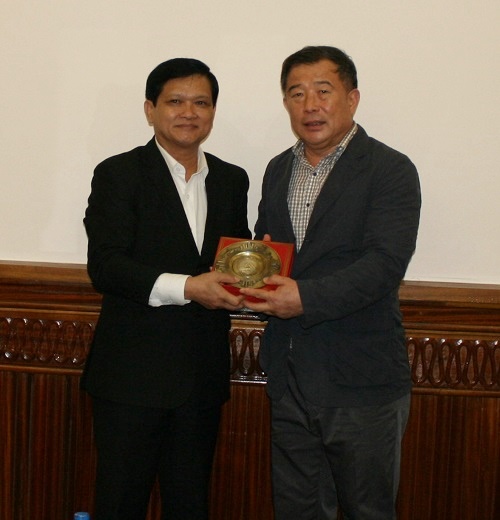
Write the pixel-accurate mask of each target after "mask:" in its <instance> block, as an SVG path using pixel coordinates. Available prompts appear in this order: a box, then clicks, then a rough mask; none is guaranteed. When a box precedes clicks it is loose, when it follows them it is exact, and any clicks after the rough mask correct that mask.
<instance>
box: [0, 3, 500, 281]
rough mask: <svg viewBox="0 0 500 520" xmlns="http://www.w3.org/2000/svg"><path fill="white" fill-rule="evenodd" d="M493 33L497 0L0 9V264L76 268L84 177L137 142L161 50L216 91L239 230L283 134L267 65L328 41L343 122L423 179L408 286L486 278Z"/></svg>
mask: <svg viewBox="0 0 500 520" xmlns="http://www.w3.org/2000/svg"><path fill="white" fill-rule="evenodd" d="M499 26H500V2H498V0H489V1H483V0H419V1H416V2H410V1H404V0H399V1H396V0H372V1H368V0H365V1H364V0H352V1H343V2H340V1H335V0H329V1H324V0H323V1H317V0H308V1H307V2H304V1H303V0H301V1H298V0H275V1H273V0H252V1H249V2H239V1H238V0H213V1H208V0H205V1H202V0H198V1H196V0H183V1H178V0H175V1H173V0H141V1H139V0H128V1H123V0H86V1H85V2H82V1H73V0H52V1H49V0H40V1H35V0H31V1H27V0H16V1H14V0H2V1H1V3H0V65H1V76H0V77H1V80H0V97H1V100H2V102H1V104H0V143H1V145H0V259H2V260H33V261H50V262H77V263H83V262H85V249H86V237H85V232H84V229H83V226H82V223H81V220H82V215H83V212H84V210H85V206H86V198H87V195H88V192H89V187H90V180H91V176H92V170H93V168H94V166H95V165H96V164H97V163H98V162H99V161H101V160H102V159H104V158H106V157H107V156H109V155H113V154H115V153H119V152H122V151H125V150H127V149H130V148H132V147H134V146H137V145H139V144H142V143H144V142H146V140H148V139H149V137H150V131H151V130H150V128H149V127H148V126H147V125H146V123H145V120H144V116H143V113H142V103H143V96H144V94H143V91H144V82H145V78H146V76H147V74H148V73H149V71H150V70H151V69H152V68H153V67H154V66H156V65H157V64H158V63H159V62H161V61H163V60H165V59H168V58H170V57H175V56H190V57H197V58H199V59H202V60H204V61H206V62H207V63H208V64H209V65H210V66H211V68H212V69H213V71H214V72H215V74H216V75H217V77H218V79H219V81H220V83H221V97H220V101H219V106H218V111H217V112H218V113H217V117H216V122H215V128H214V131H213V133H212V135H211V137H210V138H209V140H208V141H207V143H206V144H205V148H206V149H207V150H209V151H211V152H213V153H216V154H218V155H220V156H221V157H223V158H225V159H226V160H229V161H232V162H236V163H238V164H240V165H242V166H244V167H245V168H246V169H247V171H248V173H249V175H250V179H251V191H250V204H249V209H250V213H249V215H250V221H251V223H252V225H253V223H254V221H255V218H256V207H257V204H258V200H259V190H260V182H261V179H262V174H263V171H264V168H265V165H266V164H267V162H268V160H269V159H270V158H271V157H273V156H274V155H275V154H277V153H279V152H280V151H281V150H283V149H284V148H285V147H288V146H290V145H291V144H292V143H293V142H294V138H293V136H292V133H291V131H290V129H289V125H288V120H287V116H286V113H285V112H284V110H283V108H282V105H281V98H280V91H279V81H278V77H279V69H280V66H281V62H282V61H283V59H284V58H285V57H286V56H287V55H289V54H290V53H292V52H294V51H295V50H298V49H299V48H301V47H302V46H304V45H308V44H332V45H336V46H338V47H341V48H343V49H345V50H346V51H347V52H348V53H349V54H350V55H351V56H352V57H353V59H354V61H355V63H356V64H357V66H358V72H359V81H360V90H361V105H360V108H359V110H358V114H357V121H358V122H359V123H360V124H362V125H363V126H364V127H365V129H366V130H367V131H368V133H369V134H371V135H372V136H374V137H376V138H378V139H380V140H382V141H384V142H386V143H387V144H389V145H390V146H393V147H394V148H397V149H399V150H401V151H402V152H404V153H406V154H408V155H409V156H410V157H411V158H412V160H413V161H414V162H415V164H416V165H417V167H418V169H419V172H420V176H421V183H422V189H423V196H424V204H423V214H422V224H421V231H420V235H419V242H418V248H417V253H416V254H415V257H414V259H413V261H412V263H411V265H410V268H409V270H408V273H407V279H410V280H438V281H461V282H462V281H463V282H477V283H500V267H499V258H500V241H499V235H500V233H499V231H500V204H498V201H499V198H500V197H499V194H500V178H499V177H500V175H499V157H498V156H499V151H500V102H499V92H500V67H499V65H500V36H499V35H500V33H499V31H498V27H499Z"/></svg>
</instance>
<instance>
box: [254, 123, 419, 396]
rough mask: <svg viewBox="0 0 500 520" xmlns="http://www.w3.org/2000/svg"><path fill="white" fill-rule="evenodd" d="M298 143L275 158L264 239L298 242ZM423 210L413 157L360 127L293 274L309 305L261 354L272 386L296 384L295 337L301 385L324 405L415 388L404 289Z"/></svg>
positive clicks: (280, 326)
mask: <svg viewBox="0 0 500 520" xmlns="http://www.w3.org/2000/svg"><path fill="white" fill-rule="evenodd" d="M292 162H293V153H292V151H291V150H287V151H285V152H283V153H282V154H281V155H278V156H277V157H275V158H274V159H273V160H272V161H271V162H270V163H269V165H268V168H267V170H266V173H265V176H264V181H263V190H262V191H263V195H262V200H261V202H260V205H259V217H258V221H257V224H256V228H255V229H256V238H261V237H262V236H263V234H264V233H269V234H270V235H271V237H272V240H275V241H278V242H294V240H295V237H294V233H293V229H292V223H291V221H290V216H289V212H288V206H287V194H288V184H289V181H290V176H291V172H292ZM419 214H420V188H419V181H418V175H417V171H416V169H415V167H414V165H413V164H412V163H411V162H410V160H409V159H408V158H407V157H406V156H404V155H402V154H401V153H399V152H396V151H395V150H392V149H390V148H389V147H387V146H385V145H384V144H382V143H380V142H378V141H376V140H374V139H372V138H370V137H368V135H367V134H366V132H365V131H364V130H363V129H362V128H361V127H359V128H358V131H357V133H356V135H355V136H354V138H353V139H352V141H351V142H350V144H349V146H348V147H347V149H346V151H345V152H344V153H343V155H342V156H341V157H340V159H339V161H338V162H337V164H336V165H335V167H334V168H333V170H332V172H331V173H330V175H329V177H328V179H327V180H326V182H325V184H324V186H323V188H322V191H321V193H320V195H319V197H318V199H317V201H316V204H315V207H314V210H313V213H312V215H311V219H310V222H309V225H308V229H307V232H306V236H305V240H304V243H303V245H302V247H301V249H300V251H299V253H298V254H297V255H296V258H295V262H294V267H293V272H292V278H294V279H296V280H297V281H298V286H299V291H300V296H301V299H302V304H303V307H304V314H303V315H302V316H300V317H298V318H295V319H290V320H282V319H277V318H270V319H269V323H268V326H267V329H266V332H265V335H264V340H263V347H262V351H261V363H262V366H263V368H264V370H265V371H266V372H267V374H268V385H267V386H268V392H269V394H270V396H271V397H272V398H273V399H279V397H280V396H281V395H282V394H283V392H284V390H285V387H286V377H287V358H288V354H289V352H290V343H291V346H292V348H293V359H294V363H295V371H296V376H297V380H298V383H299V386H300V388H301V390H302V392H303V393H304V395H305V397H306V398H307V399H308V400H309V401H311V402H313V403H316V404H319V405H322V406H360V405H370V404H379V403H382V402H389V401H390V400H392V399H395V398H397V397H399V396H401V395H403V394H404V393H405V392H408V391H409V388H410V374H409V366H408V356H407V351H406V346H405V335H404V331H403V327H402V323H401V315H400V311H399V301H398V288H399V285H400V282H401V280H402V278H403V276H404V273H405V271H406V268H407V265H408V263H409V261H410V258H411V256H412V254H413V251H414V248H415V242H416V237H417V229H418V222H419Z"/></svg>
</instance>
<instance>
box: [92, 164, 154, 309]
mask: <svg viewBox="0 0 500 520" xmlns="http://www.w3.org/2000/svg"><path fill="white" fill-rule="evenodd" d="M139 182H140V181H139V179H138V178H137V176H136V175H134V173H133V171H132V169H131V168H130V167H127V165H126V164H125V162H124V161H118V160H116V159H108V160H106V161H104V162H103V163H101V164H100V165H98V166H97V167H96V169H95V172H94V177H93V179H92V190H91V193H90V196H89V199H88V207H87V210H86V212H85V218H84V224H85V228H86V231H87V236H88V263H87V268H88V272H89V276H90V278H91V280H92V282H93V284H94V286H95V288H96V290H97V291H99V292H102V293H110V294H114V295H117V296H121V297H125V298H128V299H132V300H135V301H137V302H138V303H143V304H145V305H147V303H148V300H149V296H150V293H151V290H152V287H153V285H154V283H155V281H156V279H157V278H158V276H159V275H160V274H161V270H159V269H156V268H153V267H151V266H148V265H146V264H144V263H143V262H141V261H140V260H138V259H137V258H136V256H135V255H134V254H133V249H134V242H135V233H136V228H137V219H138V214H137V211H138V210H137V199H138V193H139V190H140V189H141V188H140V184H139Z"/></svg>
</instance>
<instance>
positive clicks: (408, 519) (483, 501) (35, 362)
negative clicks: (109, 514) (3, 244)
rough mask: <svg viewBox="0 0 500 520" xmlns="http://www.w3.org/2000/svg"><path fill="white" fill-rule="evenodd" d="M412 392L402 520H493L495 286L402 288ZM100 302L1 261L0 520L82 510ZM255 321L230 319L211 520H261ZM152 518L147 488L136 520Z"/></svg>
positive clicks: (267, 512) (497, 362)
mask: <svg viewBox="0 0 500 520" xmlns="http://www.w3.org/2000/svg"><path fill="white" fill-rule="evenodd" d="M400 295H401V302H402V306H401V307H402V312H403V316H404V322H405V326H406V328H407V335H408V338H407V344H408V352H409V357H410V363H411V367H412V377H413V382H414V390H413V395H412V406H411V411H410V417H409V422H408V427H407V430H406V434H405V437H404V440H403V460H402V475H401V486H400V493H399V497H398V511H399V518H400V520H431V519H432V520H448V519H450V518H460V520H478V519H481V520H496V519H498V518H500V346H499V345H500V344H499V341H500V287H498V286H469V285H464V284H436V283H424V282H416V283H404V284H403V285H402V286H401V289H400ZM99 306H100V296H99V295H98V294H96V293H95V291H93V289H92V286H91V284H90V282H89V280H88V277H87V275H86V273H85V269H84V267H83V266H71V265H69V266H61V265H48V264H44V265H39V264H26V265H25V264H23V263H6V262H0V457H1V461H2V462H1V464H0V478H1V481H0V518H1V519H2V520H24V519H25V518H31V517H36V518H39V519H42V520H45V519H47V520H64V519H67V518H71V515H72V513H73V512H74V511H75V510H90V511H91V512H92V511H93V480H94V475H95V459H96V454H95V451H94V446H93V439H92V420H91V401H90V399H89V397H88V396H87V395H86V394H85V393H83V392H81V391H80V389H79V376H80V373H81V369H82V367H83V364H84V361H85V358H86V355H87V353H88V349H89V346H90V341H91V338H92V334H93V328H94V324H95V321H96V319H97V316H98V312H99ZM264 326H265V324H264V323H261V322H259V321H258V320H256V318H255V317H253V316H238V317H235V318H234V319H233V326H232V330H231V335H230V339H231V356H232V367H231V381H232V385H231V393H232V398H231V400H230V401H229V402H228V403H226V405H225V406H224V407H223V416H222V422H221V429H220V434H219V440H218V444H217V451H216V456H215V461H214V472H213V478H212V483H211V518H213V519H214V520H254V519H255V520H256V519H259V520H272V518H273V515H272V504H271V480H270V450H269V445H270V432H269V427H270V426H269V402H268V400H267V397H266V395H265V374H263V373H262V371H261V369H260V367H259V363H258V356H259V348H260V341H261V336H262V332H263V330H264ZM158 519H159V496H158V489H157V487H155V489H154V491H153V494H152V500H151V504H150V509H149V514H148V520H158Z"/></svg>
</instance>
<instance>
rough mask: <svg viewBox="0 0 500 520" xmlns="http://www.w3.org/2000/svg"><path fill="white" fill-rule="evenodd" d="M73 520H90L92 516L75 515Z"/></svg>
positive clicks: (80, 513) (84, 514) (86, 514)
mask: <svg viewBox="0 0 500 520" xmlns="http://www.w3.org/2000/svg"><path fill="white" fill-rule="evenodd" d="M73 520H90V515H89V514H88V513H82V512H79V513H75V516H74V517H73Z"/></svg>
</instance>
